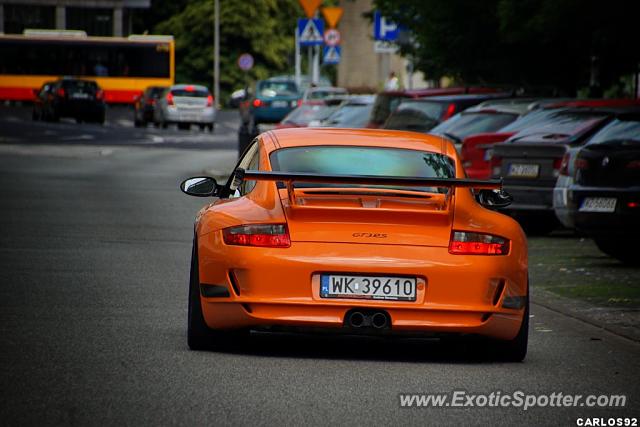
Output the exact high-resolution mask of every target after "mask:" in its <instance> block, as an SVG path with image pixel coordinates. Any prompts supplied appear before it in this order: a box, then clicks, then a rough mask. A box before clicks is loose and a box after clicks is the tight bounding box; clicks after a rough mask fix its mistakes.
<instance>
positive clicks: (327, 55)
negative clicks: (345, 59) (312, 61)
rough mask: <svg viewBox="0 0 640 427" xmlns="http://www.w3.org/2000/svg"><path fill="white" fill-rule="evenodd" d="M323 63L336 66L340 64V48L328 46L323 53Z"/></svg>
mask: <svg viewBox="0 0 640 427" xmlns="http://www.w3.org/2000/svg"><path fill="white" fill-rule="evenodd" d="M323 61H324V63H325V64H337V63H339V62H340V48H338V47H337V46H328V47H326V48H325V51H324V58H323Z"/></svg>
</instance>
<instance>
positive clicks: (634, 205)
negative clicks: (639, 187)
mask: <svg viewBox="0 0 640 427" xmlns="http://www.w3.org/2000/svg"><path fill="white" fill-rule="evenodd" d="M639 206H640V203H638V202H627V207H628V208H631V209H635V208H637V207H639Z"/></svg>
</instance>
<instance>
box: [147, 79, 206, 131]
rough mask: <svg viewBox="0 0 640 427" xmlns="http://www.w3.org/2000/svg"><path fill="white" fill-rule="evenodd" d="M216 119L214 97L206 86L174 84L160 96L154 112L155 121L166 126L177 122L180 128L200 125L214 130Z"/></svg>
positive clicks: (201, 127) (202, 127)
mask: <svg viewBox="0 0 640 427" xmlns="http://www.w3.org/2000/svg"><path fill="white" fill-rule="evenodd" d="M215 120H216V109H215V106H214V99H213V96H211V93H210V92H209V89H207V88H206V87H204V86H199V85H186V84H181V85H173V86H171V87H169V88H167V89H166V90H165V91H164V93H163V94H162V96H161V97H160V98H158V101H157V104H156V109H155V112H154V122H155V124H156V125H160V126H162V127H163V128H166V127H167V126H169V125H170V124H174V123H175V124H176V125H177V126H178V129H189V128H190V126H191V125H198V126H200V129H202V130H204V129H205V128H209V130H210V131H212V132H213V128H214V126H215Z"/></svg>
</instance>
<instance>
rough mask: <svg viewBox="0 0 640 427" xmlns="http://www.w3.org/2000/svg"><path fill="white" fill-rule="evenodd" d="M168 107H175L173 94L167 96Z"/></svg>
mask: <svg viewBox="0 0 640 427" xmlns="http://www.w3.org/2000/svg"><path fill="white" fill-rule="evenodd" d="M167 105H173V94H172V93H171V92H169V93H168V94H167Z"/></svg>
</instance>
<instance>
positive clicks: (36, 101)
mask: <svg viewBox="0 0 640 427" xmlns="http://www.w3.org/2000/svg"><path fill="white" fill-rule="evenodd" d="M54 83H55V82H46V83H45V84H43V85H42V86H41V87H40V89H34V90H33V96H34V98H33V105H32V109H31V118H32V119H33V120H45V119H46V118H47V117H46V116H45V115H44V112H45V109H44V105H45V103H46V102H47V100H48V98H50V97H52V96H53V92H52V89H53V84H54Z"/></svg>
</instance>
